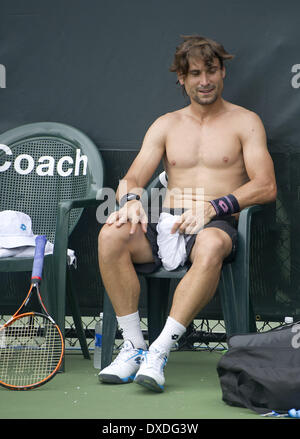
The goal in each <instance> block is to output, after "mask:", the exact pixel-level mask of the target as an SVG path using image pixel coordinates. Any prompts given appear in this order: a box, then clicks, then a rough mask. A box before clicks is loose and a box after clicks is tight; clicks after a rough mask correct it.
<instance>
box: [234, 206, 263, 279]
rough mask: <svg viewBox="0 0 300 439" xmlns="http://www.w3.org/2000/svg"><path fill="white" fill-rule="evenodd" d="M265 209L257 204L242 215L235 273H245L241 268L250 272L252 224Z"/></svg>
mask: <svg viewBox="0 0 300 439" xmlns="http://www.w3.org/2000/svg"><path fill="white" fill-rule="evenodd" d="M263 209H264V206H263V205H259V204H255V205H253V206H249V207H246V208H245V209H243V210H242V211H241V213H240V217H239V223H238V244H237V253H236V257H235V260H234V263H233V264H232V268H233V270H234V271H237V272H238V271H239V272H240V273H242V272H243V270H241V267H244V268H243V269H244V270H245V271H247V270H249V262H250V243H251V222H252V218H253V215H254V214H255V213H257V212H261V211H262V210H263Z"/></svg>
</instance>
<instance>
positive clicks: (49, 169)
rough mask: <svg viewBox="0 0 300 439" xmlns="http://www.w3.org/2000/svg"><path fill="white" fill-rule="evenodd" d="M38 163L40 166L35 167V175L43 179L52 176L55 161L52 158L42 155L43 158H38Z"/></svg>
mask: <svg viewBox="0 0 300 439" xmlns="http://www.w3.org/2000/svg"><path fill="white" fill-rule="evenodd" d="M47 161H48V163H47ZM39 163H42V164H41V165H38V166H37V167H36V173H37V174H38V175H40V176H41V177H43V175H51V176H52V175H54V166H55V160H54V158H53V157H51V155H44V156H43V157H40V158H39Z"/></svg>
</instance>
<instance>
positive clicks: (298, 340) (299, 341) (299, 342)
mask: <svg viewBox="0 0 300 439" xmlns="http://www.w3.org/2000/svg"><path fill="white" fill-rule="evenodd" d="M292 332H296V334H295V335H294V336H293V337H292V346H293V348H294V349H298V348H300V325H293V326H292Z"/></svg>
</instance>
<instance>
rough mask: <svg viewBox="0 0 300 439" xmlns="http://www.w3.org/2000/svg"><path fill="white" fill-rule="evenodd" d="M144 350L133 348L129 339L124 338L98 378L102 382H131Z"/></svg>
mask: <svg viewBox="0 0 300 439" xmlns="http://www.w3.org/2000/svg"><path fill="white" fill-rule="evenodd" d="M145 352H146V351H144V350H143V349H135V348H134V346H133V344H132V343H131V341H129V340H125V342H124V345H123V347H122V349H121V351H120V353H119V354H118V356H117V357H116V358H115V360H114V361H113V362H112V363H111V364H110V365H109V366H107V367H105V368H104V369H102V370H101V371H100V372H99V375H98V376H99V380H100V381H102V382H103V383H116V384H125V383H131V382H132V381H133V380H134V377H135V374H136V372H137V371H138V369H139V367H140V364H141V359H142V357H143V355H144V353H145Z"/></svg>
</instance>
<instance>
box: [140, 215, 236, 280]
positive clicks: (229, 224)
mask: <svg viewBox="0 0 300 439" xmlns="http://www.w3.org/2000/svg"><path fill="white" fill-rule="evenodd" d="M161 212H168V213H170V214H171V215H182V213H183V212H184V209H164V208H162V210H159V211H158V212H157V214H155V213H154V212H153V211H152V212H151V213H150V212H149V211H148V220H149V222H148V225H147V232H146V237H147V239H148V241H149V243H150V245H151V249H152V254H153V259H154V262H149V263H145V264H134V266H135V269H136V271H137V272H139V273H153V272H154V271H156V270H158V268H160V267H161V266H162V262H161V259H160V258H159V257H158V245H157V231H156V226H157V223H158V219H159V215H160V213H161ZM150 215H151V216H150ZM150 219H151V221H150ZM237 225H238V221H237V220H236V218H235V217H234V216H224V217H223V218H222V219H213V220H211V221H210V222H209V223H208V224H206V225H205V226H204V229H207V228H209V227H216V228H218V229H221V230H224V232H226V233H228V235H229V236H230V238H231V240H232V250H231V253H230V254H229V255H228V256H227V257H226V259H224V261H223V262H224V263H227V262H231V261H233V259H234V257H235V254H236V248H237ZM196 237H197V234H193V235H191V238H190V239H189V240H188V242H187V243H186V253H187V264H189V263H190V262H189V255H190V253H191V251H192V248H193V245H194V243H195V239H196Z"/></svg>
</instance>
